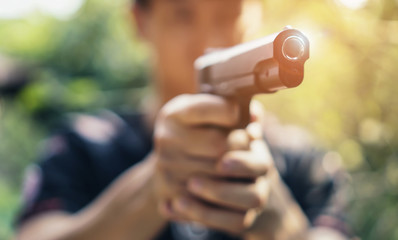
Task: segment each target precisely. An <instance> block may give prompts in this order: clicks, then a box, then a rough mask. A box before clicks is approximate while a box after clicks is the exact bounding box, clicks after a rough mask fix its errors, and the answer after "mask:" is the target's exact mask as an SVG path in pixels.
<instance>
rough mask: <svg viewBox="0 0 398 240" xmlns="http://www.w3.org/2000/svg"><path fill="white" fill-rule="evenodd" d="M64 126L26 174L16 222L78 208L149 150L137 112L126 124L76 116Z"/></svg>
mask: <svg viewBox="0 0 398 240" xmlns="http://www.w3.org/2000/svg"><path fill="white" fill-rule="evenodd" d="M129 124H132V125H129ZM64 129H65V130H64V131H62V132H61V133H59V134H57V135H56V136H54V137H52V138H50V139H49V140H48V141H47V143H46V144H45V146H44V149H43V154H42V157H41V160H40V161H38V163H37V164H35V165H34V167H31V168H29V169H30V170H29V171H28V172H27V173H28V174H27V177H26V179H25V186H24V194H23V199H24V201H23V207H22V211H21V212H20V215H19V217H18V218H17V221H16V224H17V225H20V224H22V223H24V222H25V221H27V220H28V219H30V218H32V217H34V216H36V215H39V214H41V213H44V212H48V211H64V212H68V213H75V212H77V211H79V210H81V209H82V208H84V207H85V206H87V205H88V204H89V203H90V202H92V201H93V200H94V199H95V198H96V197H97V196H98V195H99V194H100V193H101V192H102V191H104V189H106V188H107V187H108V185H110V184H111V182H112V181H113V180H114V179H115V178H117V177H118V176H119V175H120V174H122V173H123V172H124V171H125V170H126V169H128V168H129V167H131V166H133V165H134V164H136V163H137V162H139V161H141V160H142V159H144V157H145V156H146V154H147V153H148V152H149V151H150V149H151V144H150V142H149V141H150V138H149V137H148V136H147V135H146V134H147V133H144V132H142V122H141V117H138V116H134V117H131V119H129V122H128V123H127V122H126V121H125V120H124V119H122V118H119V116H117V115H115V114H111V113H107V114H105V116H102V117H94V116H88V115H79V116H76V117H75V118H74V121H73V122H72V123H71V124H68V127H65V128H64Z"/></svg>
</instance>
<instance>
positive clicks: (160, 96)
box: [18, 0, 345, 240]
mask: <svg viewBox="0 0 398 240" xmlns="http://www.w3.org/2000/svg"><path fill="white" fill-rule="evenodd" d="M245 2H246V1H244V0H137V2H135V3H134V7H133V10H132V11H133V14H134V17H135V22H136V24H137V29H138V31H139V34H140V36H141V37H142V38H143V39H144V40H145V41H147V42H148V43H149V44H150V46H151V47H152V49H153V58H154V82H153V87H154V89H155V93H156V94H155V96H156V100H155V101H154V102H155V104H154V105H153V106H151V107H150V109H149V110H147V111H146V112H145V114H143V115H133V116H117V115H114V114H111V113H105V114H103V115H102V116H101V117H90V116H80V117H78V118H77V120H76V121H75V123H74V125H73V127H72V129H71V130H66V131H64V132H62V133H60V134H59V135H57V136H55V137H54V138H52V140H51V141H50V142H49V144H48V147H47V151H46V156H45V157H44V160H43V161H41V162H40V163H39V164H38V166H36V167H34V168H32V169H31V171H30V174H28V176H31V177H30V178H29V177H28V180H27V183H28V184H27V185H28V190H29V191H27V196H26V197H25V199H26V203H25V208H24V211H23V213H22V215H21V217H20V220H19V225H18V226H19V227H18V239H21V240H26V239H29V240H36V239H37V240H39V239H40V240H53V239H63V240H64V239H65V240H66V239H85V240H90V239H95V240H99V239H107V240H108V239H137V240H141V239H177V240H178V239H249V240H251V239H253V240H254V239H264V240H268V239H277V240H285V239H335V240H337V239H345V236H344V235H343V233H344V227H343V226H344V224H343V223H342V221H341V219H340V215H339V214H340V209H339V208H338V206H336V205H334V204H333V198H334V193H335V184H334V182H333V179H332V178H330V176H328V175H327V174H326V173H325V171H324V170H323V169H322V168H321V167H320V166H319V165H318V164H316V162H317V161H318V160H319V157H321V156H322V155H320V154H316V153H315V152H309V151H307V149H304V148H300V149H298V150H297V149H292V148H289V149H287V148H284V147H281V146H279V145H278V144H275V145H273V144H272V139H275V138H278V139H280V138H279V137H276V136H275V135H272V136H270V149H271V152H272V156H271V154H269V150H268V146H267V144H266V143H265V141H264V140H263V139H264V137H263V136H262V134H261V132H263V130H262V129H261V128H262V126H261V124H260V123H262V122H264V121H262V119H263V116H262V115H263V114H262V113H261V110H258V107H257V108H255V107H254V108H253V109H254V110H253V112H252V114H253V119H254V121H253V122H252V123H251V124H250V125H249V126H248V128H247V129H245V130H233V129H234V126H236V125H237V123H238V121H239V115H240V113H239V108H238V106H237V104H236V103H235V102H232V101H230V100H227V99H223V98H221V97H218V96H211V95H207V94H196V91H197V87H196V85H195V79H194V69H193V62H194V60H195V59H196V58H197V57H198V56H200V55H202V54H203V53H204V51H205V49H207V48H210V47H211V48H219V47H228V46H232V45H235V44H237V43H239V42H240V41H241V37H242V31H241V28H240V17H241V15H242V11H243V10H242V9H243V8H242V7H243V4H245ZM254 106H255V105H254ZM256 109H257V110H256ZM152 133H153V134H152ZM284 137H285V138H286V139H285V141H286V142H288V140H289V138H290V137H291V136H289V135H285V136H284ZM282 139H283V138H282ZM275 165H276V166H277V168H275V167H274V166H275ZM314 172H316V173H317V174H316V175H317V178H313V173H314ZM280 176H282V178H283V180H284V181H282V179H281V178H280ZM29 179H30V180H29ZM288 189H290V191H291V193H292V194H291V193H290V192H289V190H288Z"/></svg>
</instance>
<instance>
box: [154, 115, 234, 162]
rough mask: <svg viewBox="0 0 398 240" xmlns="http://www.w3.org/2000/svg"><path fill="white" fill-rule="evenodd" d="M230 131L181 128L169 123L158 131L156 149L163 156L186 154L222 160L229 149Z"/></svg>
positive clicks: (212, 128)
mask: <svg viewBox="0 0 398 240" xmlns="http://www.w3.org/2000/svg"><path fill="white" fill-rule="evenodd" d="M227 136H228V130H226V129H223V128H217V127H192V126H181V125H179V124H176V123H175V122H169V123H167V124H164V125H162V126H160V127H158V128H157V129H156V132H155V137H154V140H155V147H156V149H157V150H158V152H160V153H161V154H162V155H166V156H167V155H171V154H172V153H175V152H184V153H185V154H187V155H191V156H197V157H204V158H220V157H221V156H222V155H223V154H224V153H225V152H226V150H227V149H228V146H227Z"/></svg>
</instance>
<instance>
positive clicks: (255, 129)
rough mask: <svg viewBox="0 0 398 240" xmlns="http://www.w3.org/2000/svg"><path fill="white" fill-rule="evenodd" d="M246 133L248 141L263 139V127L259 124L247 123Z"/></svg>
mask: <svg viewBox="0 0 398 240" xmlns="http://www.w3.org/2000/svg"><path fill="white" fill-rule="evenodd" d="M246 133H247V135H248V136H249V139H250V140H262V139H264V133H263V127H262V125H261V123H259V122H252V123H249V125H247V127H246Z"/></svg>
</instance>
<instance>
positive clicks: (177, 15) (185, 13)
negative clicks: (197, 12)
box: [174, 8, 195, 24]
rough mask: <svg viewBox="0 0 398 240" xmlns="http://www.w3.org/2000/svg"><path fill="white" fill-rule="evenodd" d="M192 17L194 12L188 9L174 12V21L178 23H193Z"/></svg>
mask: <svg viewBox="0 0 398 240" xmlns="http://www.w3.org/2000/svg"><path fill="white" fill-rule="evenodd" d="M194 17H195V16H194V12H193V11H192V10H190V9H188V8H179V9H177V10H176V11H175V12H174V19H175V20H176V21H178V22H180V23H184V24H190V23H193V21H194Z"/></svg>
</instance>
